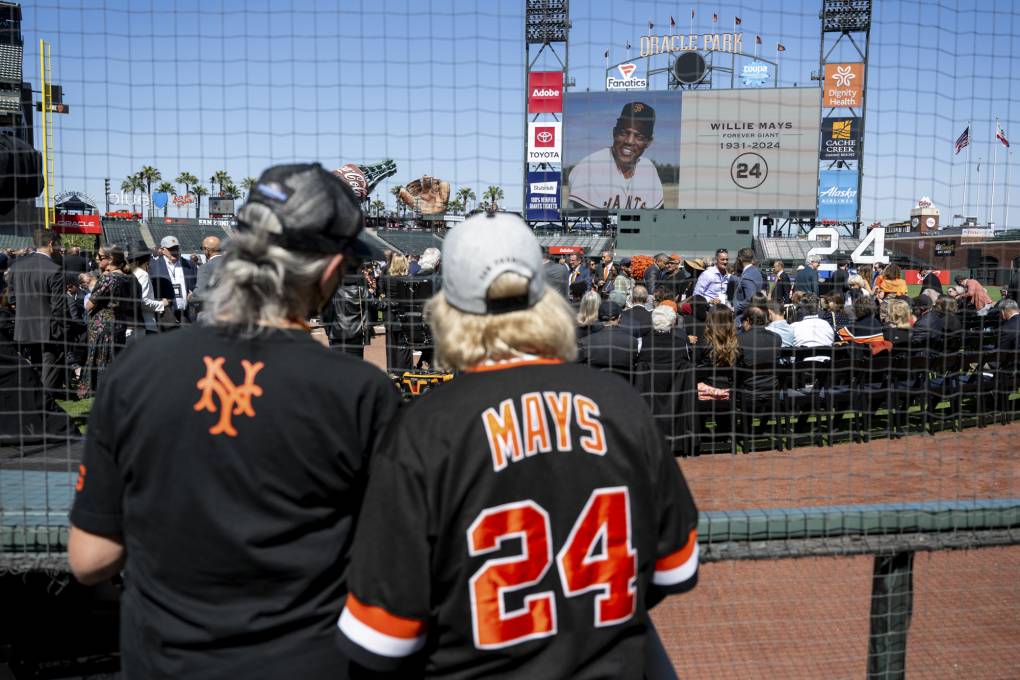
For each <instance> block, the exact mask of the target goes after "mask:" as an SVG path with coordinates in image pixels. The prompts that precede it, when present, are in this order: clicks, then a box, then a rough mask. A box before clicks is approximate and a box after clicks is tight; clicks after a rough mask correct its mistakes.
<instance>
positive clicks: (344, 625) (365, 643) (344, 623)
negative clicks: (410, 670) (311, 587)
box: [337, 608, 425, 658]
mask: <svg viewBox="0 0 1020 680" xmlns="http://www.w3.org/2000/svg"><path fill="white" fill-rule="evenodd" d="M337 627H338V628H339V629H340V632H341V633H343V634H344V635H345V636H347V638H348V639H349V640H350V641H351V642H354V643H355V644H357V645H358V646H359V647H363V648H364V649H366V650H368V651H369V652H372V653H373V654H378V655H379V656H386V657H389V658H402V657H405V656H410V655H411V654H414V653H415V652H417V651H418V650H419V649H421V648H422V647H423V646H424V645H425V635H424V634H422V635H419V636H418V637H414V638H399V637H394V636H392V635H387V634H386V633H382V632H379V631H378V630H376V629H375V628H372V627H371V626H369V625H368V624H366V623H363V622H361V621H360V620H359V619H358V618H357V617H356V616H354V614H352V613H351V612H350V610H348V609H346V608H345V609H344V610H343V613H341V614H340V621H338V622H337Z"/></svg>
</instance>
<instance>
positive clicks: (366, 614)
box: [347, 593, 425, 639]
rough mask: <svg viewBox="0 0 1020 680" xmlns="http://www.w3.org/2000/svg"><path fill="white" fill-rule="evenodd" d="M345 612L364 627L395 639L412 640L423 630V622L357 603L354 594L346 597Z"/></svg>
mask: <svg viewBox="0 0 1020 680" xmlns="http://www.w3.org/2000/svg"><path fill="white" fill-rule="evenodd" d="M347 610H348V611H349V612H350V613H351V614H352V615H353V616H354V617H355V618H357V619H358V620H359V621H361V622H362V623H364V624H365V625H366V626H369V627H371V628H374V629H375V630H377V631H379V632H380V633H385V634H386V635H390V636H392V637H396V638H404V639H413V638H416V637H418V636H419V635H421V634H422V631H423V630H424V629H425V624H424V622H422V621H419V620H417V619H408V618H404V617H403V616H396V615H394V614H390V613H389V612H388V611H386V610H385V609H383V608H382V607H373V606H371V605H367V604H364V603H363V602H359V601H358V599H357V598H356V597H354V593H349V594H348V595H347Z"/></svg>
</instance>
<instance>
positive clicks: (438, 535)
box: [338, 359, 698, 680]
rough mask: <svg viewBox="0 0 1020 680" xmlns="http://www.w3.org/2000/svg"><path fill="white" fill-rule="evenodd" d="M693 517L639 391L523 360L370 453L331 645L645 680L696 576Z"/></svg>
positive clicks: (415, 420) (476, 376) (460, 386)
mask: <svg viewBox="0 0 1020 680" xmlns="http://www.w3.org/2000/svg"><path fill="white" fill-rule="evenodd" d="M696 526H697V509H696V508H695V506H694V501H693V499H692V498H691V495H690V492H689V491H688V488H687V484H686V482H685V480H684V478H683V476H682V474H681V473H680V470H679V468H678V466H677V465H676V462H675V460H674V459H673V456H672V455H671V454H670V453H669V452H668V451H667V450H666V447H665V445H664V441H663V438H662V436H661V435H660V433H659V431H658V430H657V428H656V426H655V423H654V422H653V420H652V417H651V416H650V414H649V413H648V410H647V408H646V407H645V404H644V401H643V400H642V398H641V396H640V395H639V394H638V393H637V392H635V391H634V390H633V389H632V388H631V387H630V386H629V385H627V384H626V383H625V382H623V381H621V380H620V378H619V377H617V376H613V375H611V374H607V373H601V372H599V371H595V370H592V369H589V368H587V367H583V366H577V365H573V364H560V363H559V362H555V361H551V360H541V359H540V360H533V361H523V362H514V363H510V364H499V365H496V366H491V367H483V368H482V369H480V370H476V371H473V372H469V373H466V374H464V375H462V376H460V377H458V378H457V379H456V380H454V381H453V382H451V383H448V384H446V385H443V386H442V387H440V388H439V389H436V390H434V391H432V392H430V393H429V394H427V395H425V396H424V397H422V398H421V399H419V400H417V401H416V402H414V403H413V404H412V405H411V406H410V407H408V408H407V409H406V411H405V412H404V413H403V414H402V415H401V416H400V417H398V420H397V421H396V424H395V425H394V426H391V428H390V432H389V434H388V435H387V439H386V440H385V441H384V442H383V444H382V445H381V450H380V451H379V452H378V453H377V454H376V455H375V456H374V457H373V460H372V468H371V472H370V479H369V486H368V491H367V495H366V499H365V503H364V506H363V508H362V513H361V518H360V520H359V524H358V528H357V532H356V535H355V540H354V546H353V549H352V555H351V564H350V569H349V572H348V585H349V596H348V598H347V601H346V605H345V607H344V609H343V611H342V613H341V615H340V620H339V623H338V626H339V630H340V644H341V646H342V647H343V648H344V650H345V651H346V652H347V653H348V654H349V655H350V656H351V657H352V658H354V659H355V660H356V661H358V662H360V663H362V664H364V665H366V666H369V667H372V668H375V669H378V670H388V669H393V668H397V667H401V666H402V667H403V668H404V669H405V672H408V673H410V672H412V671H411V669H412V668H413V669H414V671H413V672H414V673H415V674H424V675H425V676H426V677H433V678H497V677H507V678H510V677H514V678H522V677H524V678H528V679H529V680H538V679H539V678H566V677H571V678H640V677H642V673H643V669H644V641H645V629H646V623H647V608H648V606H650V605H651V604H654V603H655V602H657V601H658V600H659V599H660V598H661V596H662V595H663V594H666V593H672V592H682V591H684V590H688V589H690V588H691V587H693V586H694V584H695V583H696V581H697V568H698V548H697V535H696Z"/></svg>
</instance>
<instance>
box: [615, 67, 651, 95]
mask: <svg viewBox="0 0 1020 680" xmlns="http://www.w3.org/2000/svg"><path fill="white" fill-rule="evenodd" d="M616 71H617V73H616V74H614V73H613V72H612V71H610V73H609V75H607V76H606V90H608V91H613V90H647V89H648V79H647V78H638V77H637V76H635V75H634V72H635V71H637V64H620V65H619V66H617V67H616ZM617 75H619V76H620V77H619V78H617V77H616V76H617Z"/></svg>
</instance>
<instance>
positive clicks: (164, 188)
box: [156, 182, 177, 217]
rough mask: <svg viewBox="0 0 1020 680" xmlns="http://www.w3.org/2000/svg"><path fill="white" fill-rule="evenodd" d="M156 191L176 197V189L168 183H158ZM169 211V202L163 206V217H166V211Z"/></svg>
mask: <svg viewBox="0 0 1020 680" xmlns="http://www.w3.org/2000/svg"><path fill="white" fill-rule="evenodd" d="M156 191H157V192H163V193H165V194H169V195H171V196H176V195H177V189H176V188H175V187H174V185H173V184H171V183H170V182H160V183H159V185H158V186H157V187H156ZM169 209H170V201H167V202H166V204H165V205H164V206H163V217H166V211H167V210H169Z"/></svg>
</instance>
